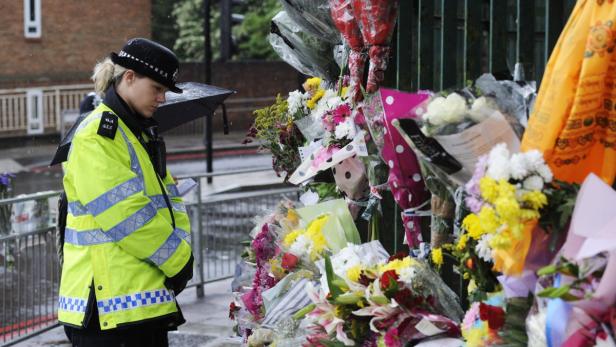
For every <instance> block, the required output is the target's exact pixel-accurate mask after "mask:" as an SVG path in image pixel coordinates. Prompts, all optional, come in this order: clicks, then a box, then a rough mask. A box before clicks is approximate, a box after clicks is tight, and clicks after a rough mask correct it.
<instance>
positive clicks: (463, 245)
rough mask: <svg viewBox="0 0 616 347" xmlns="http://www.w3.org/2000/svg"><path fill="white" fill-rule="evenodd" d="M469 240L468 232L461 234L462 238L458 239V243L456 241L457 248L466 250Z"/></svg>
mask: <svg viewBox="0 0 616 347" xmlns="http://www.w3.org/2000/svg"><path fill="white" fill-rule="evenodd" d="M467 241H468V234H462V235H460V238H459V239H458V243H456V249H457V250H458V251H462V250H464V249H465V248H466V243H467Z"/></svg>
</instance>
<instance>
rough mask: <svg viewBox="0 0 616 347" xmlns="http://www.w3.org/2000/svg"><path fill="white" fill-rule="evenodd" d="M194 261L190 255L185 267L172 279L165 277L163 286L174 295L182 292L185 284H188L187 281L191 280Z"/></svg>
mask: <svg viewBox="0 0 616 347" xmlns="http://www.w3.org/2000/svg"><path fill="white" fill-rule="evenodd" d="M194 261H195V258H194V257H193V255H192V254H191V255H190V259H188V262H187V263H186V265H184V267H183V268H182V270H180V272H178V273H177V274H176V275H175V276H173V277H167V279H165V286H167V288H169V289H172V290H173V292H174V293H175V295H178V294H180V293H181V292H182V291H183V290H184V288H186V284H187V283H188V281H190V280H191V279H192V277H193V263H194Z"/></svg>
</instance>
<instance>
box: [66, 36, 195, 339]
mask: <svg viewBox="0 0 616 347" xmlns="http://www.w3.org/2000/svg"><path fill="white" fill-rule="evenodd" d="M178 66H179V63H178V60H177V58H176V56H175V54H174V53H173V52H172V51H170V50H169V49H167V48H165V47H163V46H162V45H160V44H158V43H156V42H152V41H150V40H147V39H142V38H135V39H132V40H129V41H128V42H127V43H126V44H125V46H124V47H123V48H122V50H121V51H120V52H119V53H117V54H116V53H111V56H110V57H109V58H107V59H105V60H104V61H103V62H101V63H99V64H97V65H96V67H95V68H94V75H93V76H92V79H93V80H94V84H95V90H96V91H97V92H98V93H101V94H104V97H103V101H102V103H101V104H100V105H99V106H98V107H96V109H94V111H92V112H91V113H90V114H89V115H88V116H87V117H86V118H85V119H84V120H83V121H82V122H81V124H80V125H79V127H78V130H77V131H76V133H75V136H74V138H73V141H72V145H71V149H70V152H69V157H68V161H67V162H66V163H65V164H64V190H65V192H66V197H67V200H68V216H67V219H66V229H65V233H64V235H65V236H64V237H65V239H64V265H63V268H62V277H61V284H60V299H59V308H58V320H59V321H60V323H61V324H63V325H64V326H65V330H66V333H67V335H68V337H69V339H70V340H71V343H72V344H73V346H80V347H81V346H167V345H168V341H167V332H168V331H169V330H174V329H176V327H177V326H178V325H180V324H182V323H184V319H183V317H182V314H181V312H180V310H179V306H178V305H177V303H176V300H175V295H177V294H178V293H179V292H181V291H182V290H183V289H184V287H185V286H186V283H187V282H188V280H190V278H192V265H193V256H192V251H191V247H190V244H189V241H190V235H189V232H190V223H189V220H188V215H187V214H186V209H185V207H184V204H183V202H182V198H181V197H180V196H179V193H178V191H177V188H176V186H175V182H174V181H173V178H172V177H171V175H170V174H169V173H168V172H167V170H166V168H165V165H164V163H165V161H164V145H163V143H162V139H161V138H159V137H158V135H157V131H156V122H155V121H154V120H153V119H152V115H153V113H154V111H156V108H157V107H158V106H159V105H160V104H161V103H163V102H164V101H165V92H166V91H167V90H170V91H172V92H175V93H181V92H182V91H181V89H179V88H178V87H176V76H177V73H178ZM161 149H162V150H161Z"/></svg>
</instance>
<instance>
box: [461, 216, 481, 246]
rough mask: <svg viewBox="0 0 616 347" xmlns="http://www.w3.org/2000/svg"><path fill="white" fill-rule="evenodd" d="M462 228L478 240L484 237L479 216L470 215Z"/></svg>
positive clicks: (463, 222)
mask: <svg viewBox="0 0 616 347" xmlns="http://www.w3.org/2000/svg"><path fill="white" fill-rule="evenodd" d="M462 227H463V228H464V229H465V230H466V231H467V232H468V235H469V236H470V237H472V238H473V239H475V240H477V239H479V238H480V237H481V235H483V228H482V227H481V224H480V222H479V216H477V215H476V214H469V215H468V216H466V217H465V218H464V220H463V221H462Z"/></svg>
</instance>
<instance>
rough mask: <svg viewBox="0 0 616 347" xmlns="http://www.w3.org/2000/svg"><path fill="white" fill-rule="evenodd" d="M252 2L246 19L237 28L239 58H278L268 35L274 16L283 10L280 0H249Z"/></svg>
mask: <svg viewBox="0 0 616 347" xmlns="http://www.w3.org/2000/svg"><path fill="white" fill-rule="evenodd" d="M248 2H249V3H251V4H250V5H249V7H248V9H247V11H246V13H245V17H244V21H243V22H242V24H241V25H240V26H239V27H238V28H237V29H238V30H237V36H236V38H237V46H238V52H237V53H238V55H237V58H239V59H264V60H274V59H278V55H277V54H276V52H274V50H273V49H272V47H271V46H270V44H269V41H268V40H267V36H268V35H269V31H270V23H271V20H272V18H273V17H274V16H275V15H276V13H278V11H280V10H281V6H280V3H279V2H278V0H260V1H255V0H251V1H248Z"/></svg>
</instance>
